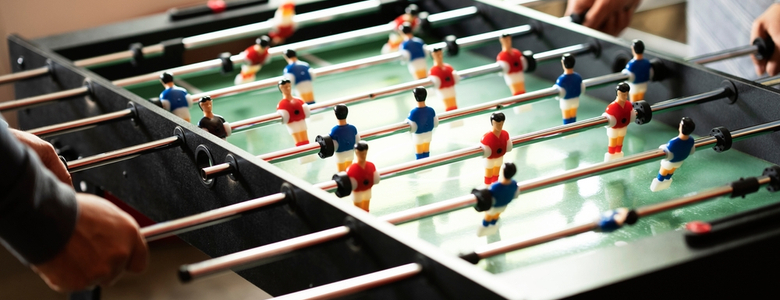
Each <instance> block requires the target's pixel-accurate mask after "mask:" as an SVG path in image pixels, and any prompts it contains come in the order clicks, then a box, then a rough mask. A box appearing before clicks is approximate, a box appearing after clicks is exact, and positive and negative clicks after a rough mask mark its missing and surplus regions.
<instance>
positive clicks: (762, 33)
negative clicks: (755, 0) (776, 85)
mask: <svg viewBox="0 0 780 300" xmlns="http://www.w3.org/2000/svg"><path fill="white" fill-rule="evenodd" d="M758 37H761V38H767V37H772V40H773V41H774V42H775V43H778V42H780V4H777V3H775V4H772V6H770V7H769V8H768V9H767V10H766V11H765V12H764V13H763V14H762V15H761V16H759V17H758V18H757V19H756V20H755V21H753V29H752V30H750V41H751V42H752V41H754V40H755V39H756V38H758ZM751 58H752V59H753V64H754V65H755V66H756V74H758V75H759V76H761V75H764V72H766V73H769V76H775V75H777V73H779V72H780V51H778V50H777V46H775V51H774V53H772V56H771V57H769V59H766V58H764V59H763V60H757V59H756V57H755V56H752V55H751Z"/></svg>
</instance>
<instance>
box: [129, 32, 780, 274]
mask: <svg viewBox="0 0 780 300" xmlns="http://www.w3.org/2000/svg"><path fill="white" fill-rule="evenodd" d="M496 43H497V41H496ZM380 47H381V42H375V43H369V44H365V45H361V46H353V47H349V48H348V49H336V50H329V51H321V52H314V53H313V54H311V55H302V56H301V59H302V60H304V61H308V62H309V63H311V65H312V67H315V68H316V67H321V66H325V65H327V64H335V63H341V62H346V61H350V60H354V59H358V58H364V57H369V56H373V55H377V54H379V48H380ZM445 61H447V62H448V63H450V64H451V65H452V66H453V67H454V68H455V69H457V70H463V69H467V68H472V67H477V66H481V65H485V64H489V63H493V62H494V60H493V59H492V58H486V57H482V56H477V55H474V54H471V53H469V52H467V51H465V52H462V53H461V54H460V55H459V56H458V57H454V58H451V57H445ZM553 63H557V61H555V62H553ZM429 64H430V61H429ZM283 66H284V62H283V61H282V60H281V59H276V60H274V61H272V62H271V63H269V64H267V65H266V66H264V67H263V69H262V70H261V71H260V74H258V78H268V77H274V76H279V75H280V74H281V70H282V68H283ZM234 76H235V74H229V75H226V76H222V75H220V74H218V71H210V72H202V73H199V74H191V75H183V76H179V77H177V80H181V82H180V85H183V86H185V87H187V88H190V87H196V88H197V89H198V90H199V91H198V90H195V89H193V88H190V92H191V93H197V92H200V91H209V90H214V89H217V88H222V87H227V86H231V85H232V84H233V77H234ZM410 80H412V77H411V75H410V74H409V73H408V71H407V68H406V66H405V65H401V64H400V63H397V62H394V63H387V64H383V65H377V66H372V67H367V68H364V69H359V70H352V71H348V72H345V73H341V74H336V75H328V76H322V77H320V78H315V81H314V92H315V99H316V100H317V101H327V100H332V99H335V98H339V97H343V96H347V95H352V94H356V93H362V92H367V91H373V90H376V89H378V88H382V87H386V86H390V85H394V84H398V83H402V82H406V81H410ZM551 85H552V82H549V81H546V80H542V79H540V78H537V77H535V76H533V75H526V87H527V89H528V90H529V91H533V90H537V89H542V88H546V87H550V86H551ZM608 88H612V87H608ZM650 88H652V85H651V87H650ZM161 89H162V88H161V86H160V85H159V84H158V83H148V84H144V85H140V86H135V87H131V88H130V90H131V91H133V92H135V93H137V94H138V95H140V96H142V97H144V98H152V97H156V96H157V95H158V94H159V93H160V91H161ZM457 93H458V105H459V107H461V108H462V107H468V106H471V105H475V104H478V103H483V102H486V101H491V100H495V99H499V98H503V97H507V96H509V89H508V88H507V87H506V85H505V84H504V81H503V79H502V78H501V77H500V76H499V75H498V74H488V75H484V76H481V77H475V78H469V79H465V80H463V81H461V82H460V83H459V84H458V85H457ZM280 98H281V97H280V93H279V92H278V91H277V89H276V88H275V87H274V88H268V89H264V90H257V91H253V92H247V93H241V94H237V95H231V96H225V97H221V98H218V99H215V100H214V112H215V113H217V114H219V115H222V116H223V117H225V119H226V120H228V121H229V122H235V121H238V120H243V119H247V118H250V117H254V116H259V115H264V114H268V113H274V112H275V108H276V103H277V102H278V101H279V99H280ZM415 105H416V104H415V101H414V98H413V97H412V94H411V92H404V93H401V94H399V95H397V96H393V97H385V98H382V99H377V100H374V101H370V102H367V103H358V104H352V105H350V106H349V108H350V115H349V118H348V121H349V122H350V123H351V124H353V125H355V126H357V127H358V130H360V131H365V130H369V129H374V128H377V127H380V126H384V125H388V124H393V123H397V122H402V121H403V120H404V119H405V118H406V116H407V115H408V113H409V110H410V109H412V108H413V107H414V106H415ZM428 105H429V106H432V107H433V108H434V109H436V111H437V112H439V113H441V112H443V111H444V109H443V104H442V103H441V101H439V99H437V97H436V95H435V93H434V91H433V89H429V101H428ZM605 107H606V102H605V101H601V100H596V99H593V98H590V97H588V96H584V97H581V102H580V108H579V113H578V117H579V119H585V118H591V117H595V116H598V115H600V114H601V113H602V112H603V111H604V108H605ZM521 108H523V109H518V108H509V109H505V110H504V112H505V113H506V114H507V121H506V124H505V127H504V129H505V130H507V131H508V132H509V133H510V135H511V136H516V135H520V134H524V133H529V132H533V131H537V130H541V129H545V128H548V127H552V126H556V125H560V124H561V115H560V111H559V108H558V102H557V101H555V100H552V99H548V100H544V101H541V102H539V103H535V104H533V105H532V108H531V110H530V111H525V110H527V109H524V108H526V107H521ZM190 111H191V113H192V119H193V122H197V120H199V119H200V117H201V115H202V113H201V112H200V110H199V108H198V107H197V106H193V107H192V108H191V109H190ZM489 115H490V114H489V113H487V112H486V113H483V114H479V115H477V116H473V117H469V118H466V119H463V120H459V121H455V122H450V123H442V124H440V125H439V127H438V128H437V129H436V130H435V131H434V134H433V142H432V143H431V155H437V154H442V153H445V152H448V151H453V150H457V149H461V148H464V147H469V146H474V145H476V144H477V143H479V140H480V138H481V136H482V135H483V134H484V133H486V132H487V131H489V130H490V121H489ZM308 124H309V125H308V126H309V132H308V133H309V137H310V140H311V141H312V142H313V141H314V137H315V136H317V135H318V134H323V135H324V134H327V133H329V132H330V128H331V127H332V126H334V125H335V124H336V119H335V117H334V115H333V113H332V111H331V110H326V111H324V112H320V113H318V114H313V115H312V117H311V118H310V120H309V122H308ZM676 135H677V129H676V128H672V127H669V126H666V125H664V124H660V123H651V124H646V125H642V126H638V125H636V124H632V125H631V126H630V128H629V129H628V135H627V137H626V140H625V146H624V148H623V150H624V152H625V153H626V155H631V154H635V153H638V152H642V151H646V150H651V149H655V148H657V147H658V146H659V145H661V144H664V143H666V142H667V141H668V140H669V139H670V138H672V137H674V136H676ZM227 140H228V142H230V143H232V144H235V145H237V146H239V147H241V148H243V149H245V150H247V151H248V152H250V153H253V154H256V155H260V154H264V153H268V152H271V151H277V150H282V149H286V148H289V147H292V146H293V144H294V143H293V139H292V137H291V136H290V135H289V134H288V133H287V131H286V129H285V128H284V126H282V125H281V124H278V123H274V124H271V125H268V126H262V127H258V128H254V129H251V130H246V131H242V132H236V133H234V134H233V135H232V136H230V137H229V138H228V139H227ZM369 144H370V150H369V154H368V160H369V161H372V162H374V163H375V164H376V165H377V168H379V169H382V168H384V167H389V166H393V165H396V164H400V163H404V162H408V161H411V160H413V159H414V145H413V144H412V141H411V137H410V135H409V134H408V133H403V134H397V135H394V136H391V137H386V138H381V139H376V140H372V141H370V142H369ZM606 148H607V137H606V133H605V129H601V128H599V129H594V130H590V131H586V132H582V133H579V134H577V135H574V136H570V137H567V138H559V139H554V140H550V141H545V142H541V143H536V144H533V145H530V146H526V147H519V148H515V149H514V150H512V152H510V153H508V154H507V155H506V156H505V158H504V161H512V162H515V163H516V164H517V167H518V173H517V175H516V176H515V179H516V180H518V181H524V180H530V179H534V178H537V177H539V176H546V175H553V174H559V173H561V172H564V171H566V170H570V169H574V168H578V167H582V166H588V165H592V164H595V163H599V162H601V161H602V160H603V158H604V152H605V151H606ZM482 165H483V162H482V159H481V158H472V159H468V160H463V161H458V162H453V163H450V164H446V165H443V166H438V167H434V168H430V169H428V170H425V171H421V172H417V173H413V174H407V175H403V176H398V177H394V178H390V179H387V180H383V181H382V182H380V183H379V184H378V185H376V186H375V187H374V188H373V198H372V201H371V214H373V215H376V216H382V215H387V214H389V213H393V212H398V211H402V210H406V209H410V208H413V207H417V206H421V205H425V204H430V203H434V202H438V201H442V200H446V199H450V198H453V197H457V196H462V195H465V194H468V193H469V192H470V191H471V189H472V188H475V187H478V186H481V185H482V181H483V179H482V176H483V167H482ZM769 165H770V163H768V162H766V161H763V160H760V159H757V158H755V157H752V156H749V155H747V154H744V153H740V152H738V151H736V150H731V151H728V152H726V153H716V152H714V151H712V150H709V149H700V150H699V151H697V152H696V153H695V154H694V155H693V156H692V157H690V158H689V159H688V160H686V162H685V164H684V165H683V167H682V168H681V169H680V170H679V171H677V173H676V174H675V175H674V183H673V185H672V187H671V188H670V189H668V190H665V191H661V192H657V193H652V192H650V190H649V186H650V182H651V181H652V179H653V178H654V177H655V176H656V174H657V172H658V168H659V162H657V161H654V162H651V163H647V164H644V165H641V166H636V167H633V168H630V169H626V170H622V171H617V172H612V173H609V174H606V175H602V176H594V177H590V178H586V179H583V180H579V181H578V182H573V183H567V184H563V185H558V186H554V187H550V188H547V189H543V190H539V191H535V192H531V193H527V194H521V195H520V197H519V198H518V199H515V200H514V201H513V202H512V203H511V204H510V206H509V208H508V209H507V210H506V212H505V213H503V214H502V215H501V220H500V221H499V224H500V225H501V227H500V231H499V233H498V234H496V235H493V236H490V237H487V238H484V237H483V238H479V237H477V236H476V231H477V228H478V226H480V223H481V219H482V214H481V213H477V212H476V211H474V210H473V209H471V208H466V209H461V210H457V211H454V212H450V213H447V214H442V215H438V216H435V217H431V218H425V219H422V220H419V221H415V222H410V223H407V224H402V225H399V229H400V230H402V231H404V232H407V233H408V234H411V235H416V236H418V237H419V238H421V239H423V240H425V241H428V242H430V243H432V244H434V245H437V246H439V247H441V248H442V249H444V251H446V252H450V253H452V254H458V253H465V252H470V251H472V250H474V247H476V246H479V245H484V244H486V243H492V242H496V241H499V240H502V239H516V238H521V237H529V238H530V237H533V236H537V235H540V234H543V233H547V232H551V231H554V230H558V229H563V228H565V227H567V226H570V225H572V224H579V223H582V222H588V221H591V220H593V219H594V218H597V217H598V215H599V213H600V212H603V211H606V210H609V209H613V208H618V207H637V206H641V205H647V204H652V203H657V202H660V201H664V200H668V199H672V198H675V197H679V196H683V195H686V194H690V193H693V192H696V191H700V190H702V189H705V188H710V187H715V186H718V185H722V184H726V183H728V182H731V181H733V180H735V179H737V178H739V177H741V176H744V177H747V176H756V175H759V174H760V173H761V170H762V169H763V168H765V167H767V166H769ZM276 166H278V167H279V168H281V169H283V170H285V171H287V172H289V173H290V174H292V175H294V176H298V177H300V178H303V179H304V180H307V181H308V182H310V183H318V182H323V181H326V180H330V178H331V176H332V175H333V174H334V173H335V172H336V163H335V162H334V160H333V158H330V159H325V160H322V159H320V158H319V157H317V156H316V155H310V156H307V157H302V158H298V159H292V160H287V161H283V162H279V163H276ZM333 197H335V195H334V196H333ZM341 201H351V200H350V199H348V198H345V199H342V200H341ZM775 201H776V200H775V199H774V198H773V197H772V196H770V195H769V193H768V192H766V191H765V190H762V191H760V192H758V193H756V194H754V195H750V196H748V197H747V198H746V199H727V198H722V199H717V200H714V201H710V202H707V203H703V204H698V205H694V206H690V207H684V208H680V209H676V210H672V211H669V212H666V213H661V214H658V215H655V216H652V217H648V218H645V219H642V220H640V221H639V222H638V223H637V224H635V225H634V226H629V227H626V228H624V229H622V230H619V231H617V232H614V233H593V232H591V233H586V234H580V235H577V236H574V237H570V238H566V239H562V240H559V241H555V242H551V243H547V244H544V245H540V246H536V247H532V248H529V249H525V250H520V251H514V252H511V253H508V254H505V255H499V256H496V257H493V258H490V259H485V260H483V261H482V262H480V266H482V267H484V268H485V269H487V270H489V271H490V272H494V273H501V272H504V271H507V270H511V269H515V268H518V267H522V266H526V265H529V264H533V263H536V262H540V261H544V260H550V259H555V258H559V257H563V256H567V255H573V254H577V253H584V252H586V251H589V250H593V249H597V248H602V247H617V246H620V245H621V244H623V243H630V242H631V241H634V240H637V239H641V238H644V237H648V236H651V235H655V234H659V233H662V232H667V231H670V230H678V229H680V228H682V227H683V226H684V224H685V223H686V222H689V221H693V220H711V219H714V218H718V217H723V216H726V215H730V214H733V213H736V212H740V211H744V210H748V209H751V208H755V207H758V206H762V205H766V204H768V203H771V202H775Z"/></svg>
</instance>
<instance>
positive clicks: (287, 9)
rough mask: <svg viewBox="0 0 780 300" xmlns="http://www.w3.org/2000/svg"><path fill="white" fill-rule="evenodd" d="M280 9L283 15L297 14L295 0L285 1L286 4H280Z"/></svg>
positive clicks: (288, 16)
mask: <svg viewBox="0 0 780 300" xmlns="http://www.w3.org/2000/svg"><path fill="white" fill-rule="evenodd" d="M279 10H281V11H282V16H283V17H287V18H290V17H292V16H294V15H295V2H293V1H285V2H284V4H282V5H281V6H279Z"/></svg>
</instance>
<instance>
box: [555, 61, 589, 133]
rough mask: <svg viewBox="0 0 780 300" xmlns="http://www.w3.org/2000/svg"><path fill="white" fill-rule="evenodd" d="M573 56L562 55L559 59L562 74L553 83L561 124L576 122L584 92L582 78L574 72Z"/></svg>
mask: <svg viewBox="0 0 780 300" xmlns="http://www.w3.org/2000/svg"><path fill="white" fill-rule="evenodd" d="M575 62H576V61H575V59H574V56H572V55H571V54H568V53H566V54H564V55H563V57H561V64H562V65H563V74H561V76H558V80H556V81H555V86H554V87H555V88H556V89H558V100H559V101H560V103H559V106H560V108H561V114H562V115H563V124H569V123H574V122H576V121H577V108H579V107H580V95H582V92H584V91H585V84H584V83H582V76H580V74H577V73H575V72H574V63H575Z"/></svg>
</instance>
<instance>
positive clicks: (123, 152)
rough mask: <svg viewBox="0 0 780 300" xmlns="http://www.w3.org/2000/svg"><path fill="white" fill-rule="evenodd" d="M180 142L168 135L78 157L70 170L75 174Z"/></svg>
mask: <svg viewBox="0 0 780 300" xmlns="http://www.w3.org/2000/svg"><path fill="white" fill-rule="evenodd" d="M179 142H180V140H179V138H178V137H176V136H172V137H167V138H164V139H159V140H156V141H152V142H148V143H143V144H140V145H135V146H132V147H127V148H123V149H119V150H114V151H111V152H106V153H102V154H98V155H94V156H90V157H85V158H82V159H77V160H74V161H70V162H68V172H70V173H71V174H73V173H76V172H81V171H84V170H89V169H92V168H95V167H100V166H104V165H108V164H112V163H115V162H120V161H124V160H128V159H132V158H135V157H138V156H140V155H142V154H145V153H150V152H154V151H158V150H162V149H167V148H168V147H171V146H175V145H177V144H179Z"/></svg>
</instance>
